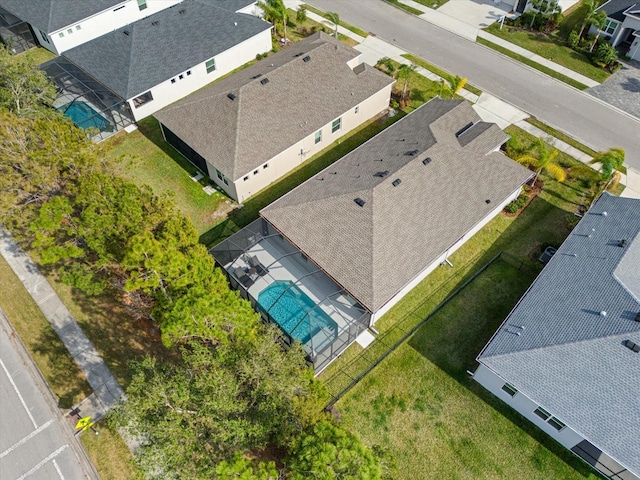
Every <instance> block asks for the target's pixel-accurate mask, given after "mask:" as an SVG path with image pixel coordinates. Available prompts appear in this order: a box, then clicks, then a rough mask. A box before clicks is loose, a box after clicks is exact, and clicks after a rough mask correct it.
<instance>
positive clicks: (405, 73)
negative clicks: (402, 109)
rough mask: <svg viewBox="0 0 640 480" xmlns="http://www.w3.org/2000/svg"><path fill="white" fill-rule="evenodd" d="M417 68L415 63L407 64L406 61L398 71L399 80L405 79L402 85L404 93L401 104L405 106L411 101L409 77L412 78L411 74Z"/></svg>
mask: <svg viewBox="0 0 640 480" xmlns="http://www.w3.org/2000/svg"><path fill="white" fill-rule="evenodd" d="M415 69H416V67H415V66H414V65H407V64H406V63H403V64H402V65H400V68H398V73H397V75H396V76H397V78H398V79H399V80H400V79H402V80H404V83H403V86H402V94H401V96H400V104H401V105H403V106H406V105H407V104H408V103H409V95H408V92H409V79H410V78H411V74H412V73H413V72H414V70H415Z"/></svg>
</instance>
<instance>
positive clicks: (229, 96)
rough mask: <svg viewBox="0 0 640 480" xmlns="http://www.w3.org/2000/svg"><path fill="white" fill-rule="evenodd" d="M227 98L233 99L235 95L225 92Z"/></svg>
mask: <svg viewBox="0 0 640 480" xmlns="http://www.w3.org/2000/svg"><path fill="white" fill-rule="evenodd" d="M227 98H228V99H229V100H235V99H236V96H235V95H234V94H233V93H228V94H227Z"/></svg>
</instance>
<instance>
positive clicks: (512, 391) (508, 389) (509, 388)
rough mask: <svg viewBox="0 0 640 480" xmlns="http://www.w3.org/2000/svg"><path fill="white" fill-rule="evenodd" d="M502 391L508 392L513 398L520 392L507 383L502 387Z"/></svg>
mask: <svg viewBox="0 0 640 480" xmlns="http://www.w3.org/2000/svg"><path fill="white" fill-rule="evenodd" d="M502 391H503V392H507V393H508V394H509V395H510V396H511V397H513V396H514V395H515V394H516V393H518V390H517V389H516V387H514V386H513V385H511V384H509V383H505V384H504V385H502Z"/></svg>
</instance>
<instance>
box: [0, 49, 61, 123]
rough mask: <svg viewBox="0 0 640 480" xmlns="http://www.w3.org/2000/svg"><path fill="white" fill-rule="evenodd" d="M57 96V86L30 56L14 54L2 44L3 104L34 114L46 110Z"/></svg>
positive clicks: (19, 112) (22, 114) (0, 105)
mask: <svg viewBox="0 0 640 480" xmlns="http://www.w3.org/2000/svg"><path fill="white" fill-rule="evenodd" d="M55 98H56V89H55V86H54V85H53V84H52V83H51V82H50V81H49V79H48V78H47V76H46V75H45V74H44V72H43V71H42V70H40V69H38V67H37V65H36V64H35V63H34V62H33V60H31V59H30V57H27V56H24V55H11V53H10V52H9V50H8V48H7V47H5V46H4V45H1V44H0V108H6V109H7V110H9V111H10V112H13V113H15V114H16V115H17V116H18V117H23V118H24V117H27V118H33V117H35V116H38V115H44V114H46V113H47V109H48V108H49V107H50V106H51V105H52V104H53V101H54V100H55Z"/></svg>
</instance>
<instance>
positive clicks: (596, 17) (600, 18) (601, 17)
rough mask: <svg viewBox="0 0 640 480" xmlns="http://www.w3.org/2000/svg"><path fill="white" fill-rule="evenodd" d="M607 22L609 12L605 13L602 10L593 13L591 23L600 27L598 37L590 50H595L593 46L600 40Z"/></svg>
mask: <svg viewBox="0 0 640 480" xmlns="http://www.w3.org/2000/svg"><path fill="white" fill-rule="evenodd" d="M606 24H607V14H606V13H604V12H603V11H602V10H600V11H599V12H597V13H594V14H593V15H592V17H591V25H593V26H594V27H596V28H597V29H598V32H597V33H596V38H595V39H594V40H593V43H592V44H591V48H590V49H589V51H590V52H593V47H595V46H596V43H597V42H598V38H600V32H601V31H602V29H603V28H604V26H605V25H606Z"/></svg>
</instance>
